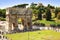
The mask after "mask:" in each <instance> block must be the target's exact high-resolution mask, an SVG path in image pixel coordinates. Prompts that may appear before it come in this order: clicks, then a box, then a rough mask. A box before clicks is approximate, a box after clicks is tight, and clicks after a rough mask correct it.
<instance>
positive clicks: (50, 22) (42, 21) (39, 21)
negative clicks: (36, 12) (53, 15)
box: [33, 20, 57, 25]
mask: <svg viewBox="0 0 60 40" xmlns="http://www.w3.org/2000/svg"><path fill="white" fill-rule="evenodd" d="M36 22H38V23H44V24H55V25H56V24H57V23H56V22H55V21H46V20H37V21H34V22H33V24H34V23H36Z"/></svg>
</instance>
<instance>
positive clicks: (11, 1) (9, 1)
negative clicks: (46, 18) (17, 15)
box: [0, 0, 60, 8]
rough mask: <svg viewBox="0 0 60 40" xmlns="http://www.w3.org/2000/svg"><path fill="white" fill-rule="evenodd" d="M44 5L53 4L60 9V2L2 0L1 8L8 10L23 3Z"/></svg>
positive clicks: (52, 0) (51, 0)
mask: <svg viewBox="0 0 60 40" xmlns="http://www.w3.org/2000/svg"><path fill="white" fill-rule="evenodd" d="M32 2H34V3H42V4H43V5H45V6H46V5H47V4H51V5H53V6H59V7H60V0H0V8H7V7H11V6H14V5H18V4H23V3H28V4H30V3H32Z"/></svg>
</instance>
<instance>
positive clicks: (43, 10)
mask: <svg viewBox="0 0 60 40" xmlns="http://www.w3.org/2000/svg"><path fill="white" fill-rule="evenodd" d="M37 9H38V10H39V12H38V19H39V20H42V14H43V13H44V12H45V7H44V6H43V5H42V4H40V5H38V7H37Z"/></svg>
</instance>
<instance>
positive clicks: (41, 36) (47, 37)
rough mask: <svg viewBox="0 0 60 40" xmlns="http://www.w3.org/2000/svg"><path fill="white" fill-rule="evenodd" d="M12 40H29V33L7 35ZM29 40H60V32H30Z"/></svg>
mask: <svg viewBox="0 0 60 40" xmlns="http://www.w3.org/2000/svg"><path fill="white" fill-rule="evenodd" d="M6 36H7V37H8V38H10V39H12V40H28V32H24V33H15V34H7V35H6ZM29 40H60V32H55V31H52V30H42V31H40V30H39V31H33V32H29Z"/></svg>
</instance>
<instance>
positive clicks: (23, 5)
mask: <svg viewBox="0 0 60 40" xmlns="http://www.w3.org/2000/svg"><path fill="white" fill-rule="evenodd" d="M27 5H28V4H19V5H15V6H13V7H19V8H25V7H26V6H27Z"/></svg>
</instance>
